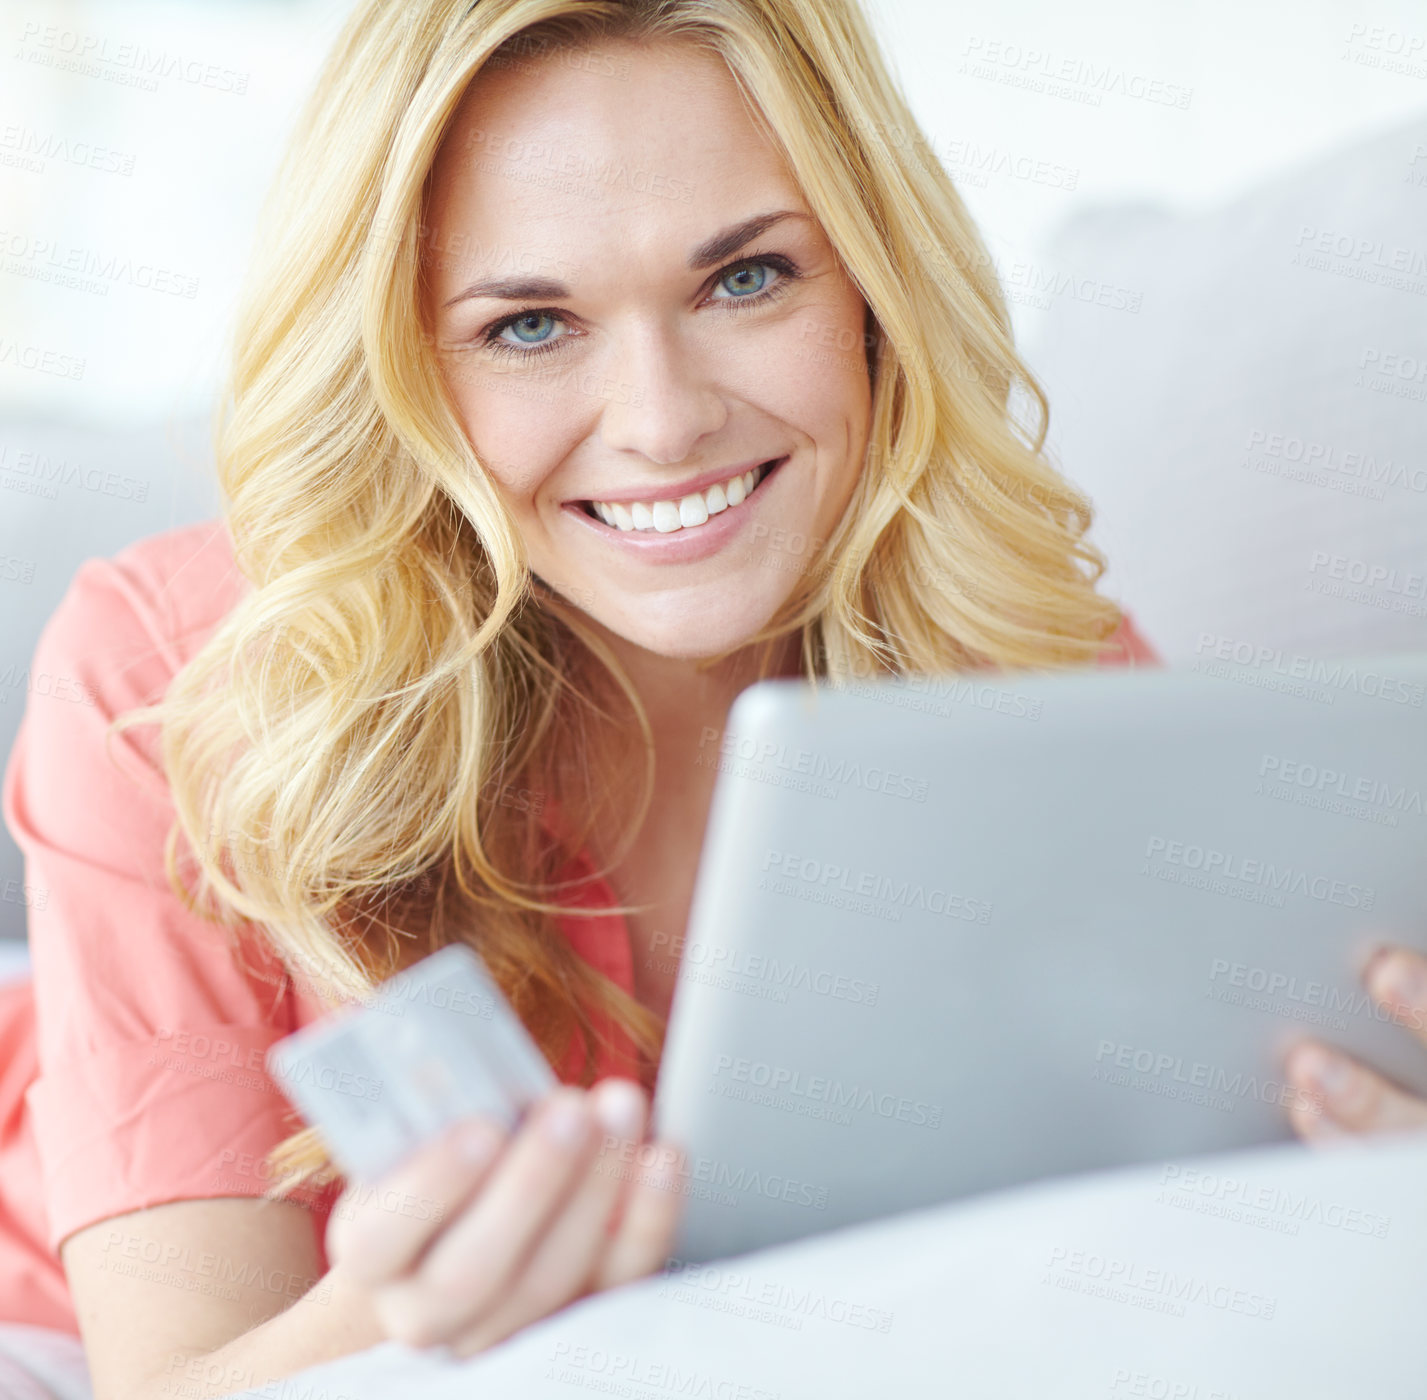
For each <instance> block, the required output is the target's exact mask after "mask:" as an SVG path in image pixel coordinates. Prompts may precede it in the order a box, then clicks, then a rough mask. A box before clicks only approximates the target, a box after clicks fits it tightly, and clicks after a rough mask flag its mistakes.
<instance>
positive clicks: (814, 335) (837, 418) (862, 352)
mask: <svg viewBox="0 0 1427 1400" xmlns="http://www.w3.org/2000/svg"><path fill="white" fill-rule="evenodd" d="M778 330H779V334H778V336H777V338H776V341H775V342H774V343H773V344H772V345H771V346H770V347H769V348H770V351H771V353H769V354H767V355H766V356H765V357H764V359H763V363H762V364H761V365H760V367H759V383H760V386H761V387H760V390H759V395H758V401H759V402H761V403H763V404H765V405H767V406H768V407H769V408H770V409H771V410H772V411H774V412H775V413H776V414H777V416H778V417H779V418H781V419H782V420H783V421H784V422H786V423H790V424H792V425H793V426H794V427H796V428H798V429H800V430H801V431H802V432H804V433H806V434H807V436H808V437H810V438H812V439H813V440H814V442H816V443H817V445H818V448H819V449H820V450H821V451H823V452H829V453H833V452H840V451H842V450H843V448H844V446H845V445H847V444H849V443H850V441H851V439H852V437H853V436H855V435H856V433H858V432H860V431H861V428H862V425H863V424H864V423H865V421H866V419H867V416H868V412H869V407H870V403H871V388H870V385H869V382H868V374H867V350H866V347H865V344H864V334H863V309H862V303H861V300H860V299H859V300H858V301H857V302H856V304H855V305H854V304H851V303H847V302H839V303H836V304H832V303H829V304H822V305H817V306H812V307H809V308H807V309H800V310H799V311H797V312H796V313H795V314H793V315H792V316H790V317H789V318H788V320H787V322H786V323H784V324H783V325H782V326H780V327H779V328H778Z"/></svg>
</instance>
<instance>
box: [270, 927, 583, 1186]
mask: <svg viewBox="0 0 1427 1400" xmlns="http://www.w3.org/2000/svg"><path fill="white" fill-rule="evenodd" d="M266 1063H267V1068H268V1072H269V1074H271V1075H272V1077H273V1078H274V1079H275V1080H276V1081H277V1082H278V1084H279V1085H280V1086H281V1087H282V1089H283V1091H284V1092H285V1093H286V1094H287V1096H288V1097H289V1098H290V1099H291V1100H292V1102H293V1103H294V1104H295V1105H296V1107H297V1108H298V1109H299V1110H300V1111H301V1113H302V1116H303V1117H304V1118H305V1119H306V1120H307V1122H308V1123H309V1124H311V1125H312V1126H313V1127H315V1128H318V1129H319V1130H320V1131H321V1133H322V1136H323V1138H324V1139H325V1140H326V1143H327V1146H328V1149H329V1150H330V1152H331V1153H332V1158H333V1160H334V1161H335V1162H336V1164H337V1166H338V1167H339V1168H340V1169H341V1170H342V1172H343V1173H344V1174H345V1175H346V1176H347V1177H349V1178H352V1179H356V1180H361V1181H365V1182H373V1181H376V1180H377V1179H378V1178H379V1177H382V1176H384V1175H385V1174H386V1173H387V1172H388V1171H390V1170H391V1169H392V1168H393V1167H394V1166H396V1165H397V1163H399V1162H400V1161H402V1160H403V1158H405V1157H407V1156H408V1155H409V1154H410V1153H411V1152H413V1151H414V1150H415V1149H416V1148H418V1147H420V1146H421V1145H422V1144H423V1143H425V1142H427V1141H429V1140H430V1139H431V1138H433V1137H436V1136H439V1134H440V1133H441V1132H442V1131H443V1130H444V1129H445V1128H446V1127H447V1126H448V1125H449V1124H451V1123H453V1122H454V1121H455V1120H456V1119H458V1118H465V1117H469V1116H472V1115H476V1114H480V1115H483V1116H485V1117H488V1118H493V1119H495V1120H496V1121H497V1122H499V1123H500V1124H501V1125H502V1126H503V1127H505V1128H506V1129H511V1128H513V1127H515V1125H516V1123H517V1122H518V1121H519V1119H520V1117H521V1115H522V1114H523V1113H524V1112H525V1110H526V1109H527V1108H529V1107H530V1106H531V1105H532V1104H534V1103H535V1102H537V1101H538V1100H539V1099H541V1098H543V1097H544V1096H545V1095H546V1094H548V1093H549V1092H550V1091H551V1090H553V1089H554V1088H555V1087H556V1086H557V1083H558V1081H557V1080H556V1078H555V1074H554V1072H553V1071H552V1070H551V1068H550V1066H549V1064H548V1063H547V1062H546V1060H545V1057H544V1056H543V1055H542V1054H541V1053H540V1050H539V1048H538V1047H537V1046H536V1044H535V1042H534V1041H533V1040H532V1039H531V1038H530V1033H529V1032H528V1031H527V1030H526V1029H525V1026H524V1025H523V1024H522V1023H521V1020H520V1018H519V1017H518V1016H517V1015H516V1014H515V1012H514V1011H513V1010H512V1009H511V1006H510V1004H509V1002H507V1001H506V999H505V998H504V997H503V996H502V995H501V992H500V989H499V988H498V987H497V986H496V984H495V982H494V980H493V979H492V978H491V976H490V973H489V972H487V970H486V967H485V964H484V963H483V962H482V961H481V960H480V958H479V957H478V956H477V954H476V953H475V951H474V950H473V949H471V948H470V947H468V946H467V945H466V944H464V943H453V944H451V945H449V946H448V947H445V948H442V949H441V950H440V952H437V953H433V954H432V955H431V956H430V957H428V958H423V959H422V960H421V961H420V962H419V963H415V964H414V965H413V966H411V967H409V968H407V969H406V970H405V971H403V972H399V973H398V974H397V975H396V976H395V977H392V978H389V979H388V980H387V981H385V982H383V983H382V984H381V985H380V986H379V987H377V988H376V990H375V992H374V993H373V995H372V998H371V1000H370V1001H368V1002H367V1003H365V1004H364V1005H362V1006H359V1007H344V1008H342V1009H341V1010H340V1011H336V1012H333V1013H332V1014H331V1015H328V1016H324V1017H323V1018H322V1019H321V1020H319V1021H314V1022H313V1023H312V1024H311V1025H309V1026H304V1027H303V1028H302V1029H301V1030H300V1031H297V1032H296V1033H294V1034H293V1035H290V1036H287V1037H286V1038H285V1039H283V1040H280V1041H278V1042H277V1043H276V1044H275V1045H273V1046H272V1047H271V1048H270V1049H269V1050H268V1053H267V1057H266Z"/></svg>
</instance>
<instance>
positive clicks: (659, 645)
mask: <svg viewBox="0 0 1427 1400" xmlns="http://www.w3.org/2000/svg"><path fill="white" fill-rule="evenodd" d="M649 601H650V600H648V599H645V600H643V606H642V607H639V606H638V605H637V604H636V603H634V602H631V605H630V607H629V609H628V610H627V611H626V610H620V611H619V612H618V613H617V614H615V613H611V614H608V615H598V614H597V615H595V617H594V620H595V621H596V622H598V623H599V624H600V625H601V626H602V627H604V628H605V629H606V630H608V631H610V632H613V633H614V634H615V635H616V636H618V637H621V638H623V639H624V641H626V642H628V643H630V644H631V645H633V646H637V647H639V648H640V649H641V650H643V651H647V652H650V653H651V654H652V655H655V656H664V657H668V658H669V659H670V660H675V661H701V660H704V659H706V658H708V657H714V656H722V655H724V654H725V653H727V652H731V651H737V650H738V649H739V648H740V647H742V646H746V645H747V644H748V642H749V640H750V639H751V638H752V637H753V636H754V635H755V634H756V633H757V632H758V631H759V629H760V628H762V627H764V626H766V625H767V623H768V621H769V619H770V618H772V617H773V616H774V614H775V613H776V612H777V610H778V607H779V605H780V604H781V603H782V601H783V599H782V597H777V598H768V599H765V600H760V601H759V602H758V603H757V604H752V600H750V599H748V598H746V597H745V598H743V599H742V600H741V602H740V605H739V606H734V605H733V604H732V602H731V600H730V599H729V596H728V594H727V593H726V592H725V591H724V590H722V589H720V590H719V591H718V594H717V596H716V597H714V598H712V599H710V600H708V601H707V602H703V603H702V604H701V605H695V606H690V603H689V600H688V598H687V596H685V597H683V598H681V599H680V600H679V602H678V603H677V604H674V603H673V601H672V600H671V605H670V606H669V607H668V609H667V611H665V610H663V609H660V608H658V607H657V606H656V607H654V608H651V607H650V606H649ZM636 608H638V610H637V611H636Z"/></svg>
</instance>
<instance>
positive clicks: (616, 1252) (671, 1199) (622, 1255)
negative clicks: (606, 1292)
mask: <svg viewBox="0 0 1427 1400" xmlns="http://www.w3.org/2000/svg"><path fill="white" fill-rule="evenodd" d="M630 1171H631V1173H632V1177H633V1179H632V1181H631V1182H630V1187H629V1191H628V1193H627V1194H626V1196H625V1198H624V1211H623V1215H622V1216H621V1218H620V1220H619V1223H618V1225H617V1227H616V1229H615V1232H614V1234H613V1236H612V1237H611V1238H610V1240H609V1242H608V1243H607V1245H606V1246H605V1249H604V1252H603V1253H602V1255H601V1256H600V1259H599V1261H598V1263H597V1264H596V1266H595V1272H594V1275H593V1277H592V1278H591V1281H590V1283H591V1287H592V1288H594V1289H596V1290H598V1289H603V1288H617V1287H618V1286H619V1285H620V1284H623V1283H629V1282H632V1281H633V1280H634V1279H637V1278H643V1277H644V1276H645V1275H646V1274H650V1273H653V1272H654V1271H655V1270H657V1269H662V1268H663V1267H664V1263H665V1261H666V1260H667V1259H668V1257H669V1252H670V1250H672V1249H673V1247H674V1236H675V1230H676V1228H677V1226H678V1223H679V1212H680V1209H681V1207H682V1206H683V1204H684V1192H683V1181H684V1155H683V1153H682V1152H681V1151H680V1150H679V1148H678V1147H676V1146H675V1145H674V1144H673V1143H671V1142H653V1143H646V1144H645V1145H644V1146H643V1147H642V1148H641V1149H640V1151H639V1153H638V1154H637V1157H636V1159H635V1161H634V1162H633V1163H631V1164H630Z"/></svg>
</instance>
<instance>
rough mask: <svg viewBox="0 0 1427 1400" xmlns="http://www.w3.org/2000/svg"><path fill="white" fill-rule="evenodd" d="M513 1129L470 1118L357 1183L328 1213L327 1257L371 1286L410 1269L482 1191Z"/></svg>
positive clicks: (345, 1271)
mask: <svg viewBox="0 0 1427 1400" xmlns="http://www.w3.org/2000/svg"><path fill="white" fill-rule="evenodd" d="M507 1136H508V1135H507V1134H506V1133H505V1132H504V1131H503V1130H502V1129H501V1127H500V1125H499V1124H497V1123H494V1122H490V1121H488V1120H485V1119H472V1120H468V1121H466V1122H463V1123H459V1124H456V1125H454V1126H453V1127H452V1128H451V1129H450V1130H448V1131H447V1132H446V1133H445V1134H444V1135H443V1136H442V1137H441V1138H440V1139H439V1140H438V1141H437V1142H436V1143H434V1144H432V1146H431V1147H430V1148H428V1149H426V1150H423V1151H421V1152H417V1153H415V1154H414V1155H413V1156H412V1157H411V1158H410V1159H409V1160H408V1161H406V1162H403V1163H402V1164H401V1165H400V1166H399V1167H397V1168H396V1169H395V1170H393V1171H391V1172H389V1173H388V1174H387V1175H386V1176H384V1177H383V1178H382V1179H381V1180H380V1181H379V1182H377V1183H375V1184H370V1183H366V1182H359V1183H353V1184H352V1185H351V1186H349V1187H348V1188H347V1190H346V1191H344V1192H343V1193H342V1195H341V1196H340V1197H338V1199H337V1201H336V1203H335V1205H334V1206H333V1208H332V1213H331V1215H330V1217H329V1218H328V1222H327V1258H328V1261H329V1262H330V1263H331V1264H332V1265H333V1266H334V1267H340V1268H341V1269H342V1270H343V1272H344V1273H345V1274H347V1276H348V1277H349V1278H351V1279H353V1280H354V1281H355V1282H357V1283H358V1284H361V1285H362V1286H363V1287H366V1288H372V1287H375V1286H377V1285H379V1284H383V1283H386V1282H387V1281H388V1280H391V1279H394V1278H396V1277H397V1276H398V1275H400V1274H402V1273H405V1272H406V1271H407V1270H409V1269H411V1268H412V1267H413V1266H414V1265H415V1264H416V1262H417V1260H418V1259H419V1258H420V1257H421V1255H422V1253H423V1252H424V1251H425V1249H426V1247H427V1246H428V1245H429V1244H430V1242H431V1241H432V1240H433V1239H434V1238H435V1237H436V1236H437V1235H438V1234H440V1232H441V1231H442V1229H444V1228H445V1227H446V1225H448V1224H449V1223H450V1221H451V1220H452V1219H453V1218H454V1217H455V1216H456V1215H457V1214H458V1213H459V1212H460V1210H461V1208H462V1207H463V1206H464V1205H465V1203H466V1202H467V1201H469V1200H470V1199H471V1197H472V1196H473V1195H474V1194H475V1193H476V1191H477V1190H479V1188H480V1185H481V1183H482V1181H483V1180H484V1179H485V1177H486V1176H487V1175H488V1173H489V1172H490V1169H491V1166H492V1164H493V1163H494V1161H495V1159H496V1158H497V1157H498V1156H499V1154H500V1151H501V1148H502V1147H503V1146H504V1145H505V1141H506V1138H507Z"/></svg>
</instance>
